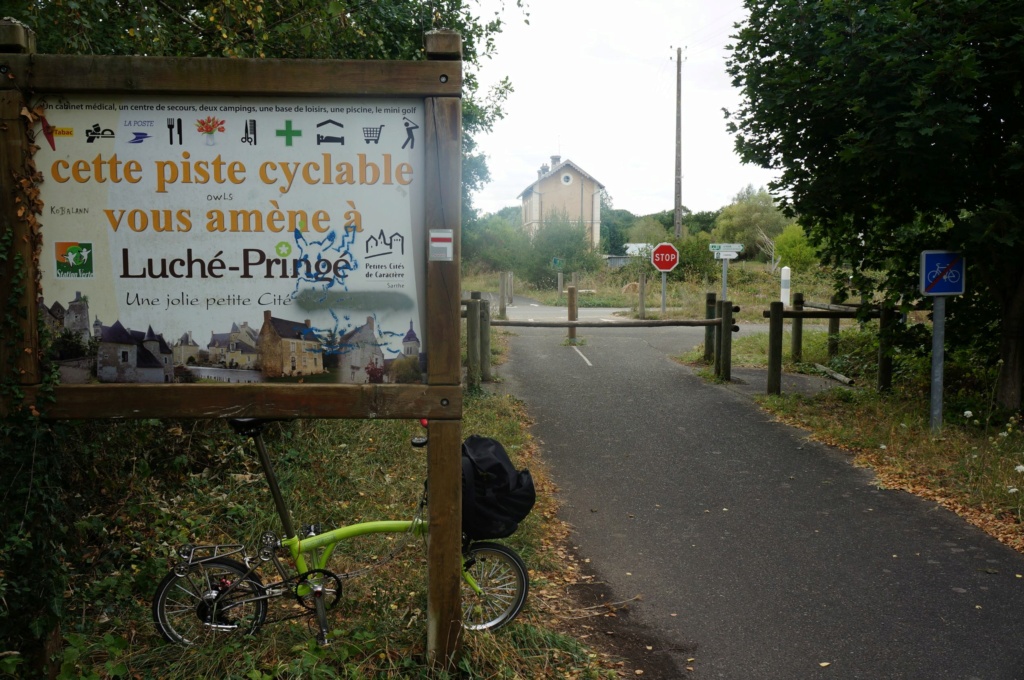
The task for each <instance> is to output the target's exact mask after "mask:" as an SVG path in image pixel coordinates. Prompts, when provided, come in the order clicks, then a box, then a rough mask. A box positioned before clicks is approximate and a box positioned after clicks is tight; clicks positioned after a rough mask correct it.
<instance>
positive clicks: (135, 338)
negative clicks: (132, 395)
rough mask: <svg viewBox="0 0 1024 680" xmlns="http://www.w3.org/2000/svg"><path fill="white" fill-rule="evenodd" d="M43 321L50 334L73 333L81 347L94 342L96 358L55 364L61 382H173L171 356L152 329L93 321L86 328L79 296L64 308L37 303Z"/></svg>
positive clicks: (86, 317)
mask: <svg viewBox="0 0 1024 680" xmlns="http://www.w3.org/2000/svg"><path fill="white" fill-rule="evenodd" d="M39 311H40V314H41V315H42V317H43V321H44V322H45V323H46V325H47V326H48V327H49V329H50V330H51V331H52V332H53V333H54V335H60V334H61V333H63V332H65V331H71V332H73V333H76V334H77V335H78V336H79V337H80V338H81V340H82V342H83V343H86V344H87V343H88V342H89V340H91V339H95V340H96V341H97V343H98V345H97V350H96V356H95V357H93V356H84V357H80V358H76V359H70V360H62V361H59V362H58V363H59V366H60V373H61V381H62V382H65V383H84V382H89V380H90V379H91V378H92V376H93V375H95V377H96V379H97V380H99V381H100V382H130V383H169V382H173V380H174V353H173V351H172V350H171V348H170V346H169V345H168V344H167V342H166V341H165V340H164V337H163V335H161V334H159V333H156V332H155V331H154V330H153V327H152V326H149V327H148V328H147V329H146V330H145V331H139V330H131V329H129V328H125V326H124V325H122V324H121V322H120V321H115V322H114V323H113V325H111V326H104V325H103V323H102V322H101V321H100V319H99V318H97V319H96V320H95V321H94V322H93V323H92V326H91V332H90V324H89V301H88V300H87V299H86V298H85V297H83V296H82V294H81V293H79V292H76V293H75V299H74V300H72V301H71V302H69V303H68V306H67V307H66V308H65V307H64V306H63V305H61V304H60V303H59V302H54V303H53V304H52V305H50V306H47V305H46V304H45V303H44V302H43V301H42V300H40V301H39Z"/></svg>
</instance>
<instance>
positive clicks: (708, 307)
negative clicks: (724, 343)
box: [704, 293, 717, 364]
mask: <svg viewBox="0 0 1024 680" xmlns="http://www.w3.org/2000/svg"><path fill="white" fill-rule="evenodd" d="M716 297H717V295H716V294H715V293H706V294H705V295H704V318H705V319H714V318H715V298H716ZM714 360H715V328H714V326H705V327H704V363H706V364H710V363H711V362H712V361H714Z"/></svg>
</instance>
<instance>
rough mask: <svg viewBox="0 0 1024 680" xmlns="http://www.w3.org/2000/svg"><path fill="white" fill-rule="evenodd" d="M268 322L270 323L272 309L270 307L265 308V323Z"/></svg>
mask: <svg viewBox="0 0 1024 680" xmlns="http://www.w3.org/2000/svg"><path fill="white" fill-rule="evenodd" d="M268 323H270V310H269V309H264V310H263V325H266V324H268Z"/></svg>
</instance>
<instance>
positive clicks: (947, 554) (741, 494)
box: [497, 311, 1024, 680]
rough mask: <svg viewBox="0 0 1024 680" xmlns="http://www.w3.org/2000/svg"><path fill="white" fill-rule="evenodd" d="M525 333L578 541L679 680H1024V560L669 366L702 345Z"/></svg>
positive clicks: (639, 334) (682, 338)
mask: <svg viewBox="0 0 1024 680" xmlns="http://www.w3.org/2000/svg"><path fill="white" fill-rule="evenodd" d="M517 314H518V313H517V312H514V311H513V312H512V313H511V314H510V316H512V318H519V316H517ZM509 330H510V331H512V332H513V336H512V338H511V350H510V360H509V362H508V363H507V364H506V365H505V366H502V367H499V368H498V369H497V372H498V375H499V376H500V377H501V378H502V380H504V383H502V386H501V389H506V390H508V391H510V392H511V393H513V394H515V395H517V396H518V397H520V398H521V399H523V400H524V401H525V403H526V405H527V408H528V411H529V412H530V414H531V415H532V416H533V418H534V419H535V421H536V424H535V425H534V427H533V431H534V434H535V436H536V437H537V438H538V439H539V440H540V442H541V446H542V448H543V451H544V455H545V458H546V460H547V461H548V462H549V464H550V466H551V469H552V473H553V476H554V479H555V482H556V483H557V484H558V485H559V487H560V497H561V500H562V502H563V503H564V505H563V510H562V515H563V517H564V519H566V520H567V521H568V522H570V523H571V524H572V525H573V527H574V532H575V533H574V539H573V542H574V544H575V545H578V546H579V548H580V552H581V553H582V555H583V556H584V557H586V558H589V559H590V564H591V566H592V567H593V568H594V569H595V570H596V572H597V574H598V577H599V578H600V579H602V580H604V581H606V582H607V583H608V584H609V586H610V587H611V588H612V589H613V591H614V596H615V597H616V598H617V599H619V600H627V599H629V598H632V597H633V596H635V595H638V594H642V596H643V599H642V601H641V602H638V603H636V604H634V605H633V606H632V614H631V616H632V617H634V619H635V620H637V621H638V622H639V623H642V624H646V625H648V626H649V627H650V628H651V629H653V630H655V631H657V632H658V633H659V635H660V637H661V643H660V645H659V647H660V649H655V650H654V653H655V654H656V653H658V652H659V651H661V649H664V650H666V651H665V652H664V653H666V654H670V655H672V657H673V658H674V659H675V660H676V662H677V666H678V668H679V669H680V670H679V677H682V676H685V677H697V678H699V677H704V678H731V679H736V680H747V679H751V678H758V679H765V678H780V679H790V678H814V677H835V678H871V679H878V678H886V679H888V678H922V679H929V680H930V679H943V678H960V679H964V680H967V679H975V678H978V679H985V680H988V679H1012V678H1024V643H1022V642H1021V640H1022V635H1021V633H1022V632H1024V624H1022V621H1024V618H1022V613H1024V578H1022V577H1021V575H1024V557H1022V556H1021V555H1019V554H1017V553H1015V552H1014V551H1012V550H1010V549H1008V548H1006V547H1005V546H1003V545H1001V544H999V543H998V542H997V541H995V540H994V539H991V538H990V537H988V536H987V535H985V534H983V533H982V532H980V531H978V530H976V529H974V528H973V527H970V526H969V525H967V524H965V523H964V522H963V521H962V520H960V519H959V518H958V517H956V516H955V515H953V514H952V513H950V512H948V511H946V510H944V509H942V508H940V507H938V506H936V505H935V504H933V503H930V502H927V501H924V500H921V499H918V498H916V497H913V496H911V495H909V494H906V493H902V492H896V491H887V490H882V489H879V488H878V487H877V486H876V485H875V483H874V481H873V478H872V475H871V474H870V473H869V472H868V471H866V470H863V469H858V468H855V467H853V466H852V465H851V463H850V460H849V457H848V456H847V455H846V454H844V453H842V452H841V451H838V450H835V449H832V448H829V447H826V446H823V445H820V444H816V443H813V442H810V441H808V440H807V439H806V433H804V432H802V431H800V430H797V429H794V428H790V427H787V426H785V425H782V424H779V423H777V422H774V421H772V420H771V419H770V418H769V417H768V416H767V415H766V414H764V413H763V412H761V411H760V410H759V409H758V408H757V406H756V405H755V404H754V403H753V402H752V401H751V400H750V398H749V397H748V396H745V395H744V394H742V393H741V392H740V391H738V390H736V389H733V388H729V387H724V386H718V385H711V384H707V383H705V382H704V381H703V380H702V379H700V378H698V377H697V376H696V375H694V374H693V372H692V371H691V370H690V369H688V368H686V367H683V366H680V365H678V364H676V363H674V362H672V361H671V360H669V359H668V355H669V354H672V353H675V354H678V353H681V352H682V351H684V350H685V349H689V348H690V347H692V346H693V345H694V344H696V343H699V342H700V341H701V335H699V333H702V331H701V330H700V329H664V328H657V329H625V328H624V329H610V330H605V329H601V330H599V331H598V330H596V329H595V330H591V329H583V330H582V331H581V335H582V336H583V337H584V338H585V345H583V346H582V347H579V348H578V351H577V348H573V347H568V346H565V345H563V340H564V337H565V331H564V330H561V329H532V328H513V329H509ZM695 331H696V332H695ZM690 658H693V659H695V661H694V662H692V663H687V662H686V660H687V659H690ZM687 665H689V666H691V667H693V668H694V670H693V671H692V672H687V671H683V670H682V669H683V668H684V667H685V666H687ZM646 677H652V676H651V675H650V674H647V675H646Z"/></svg>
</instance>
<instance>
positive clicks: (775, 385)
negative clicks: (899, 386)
mask: <svg viewBox="0 0 1024 680" xmlns="http://www.w3.org/2000/svg"><path fill="white" fill-rule="evenodd" d="M862 307H863V306H854V305H841V304H837V303H836V302H835V298H833V301H832V302H831V303H829V304H821V303H818V304H815V303H810V302H805V301H804V295H803V293H795V294H794V295H793V306H792V307H790V308H789V309H785V306H784V305H783V303H782V302H772V303H771V304H770V305H769V308H768V310H766V311H765V312H764V316H765V318H767V319H768V387H767V393H768V394H781V393H782V327H783V323H784V320H785V319H792V321H793V326H792V329H791V333H790V340H791V344H790V358H791V359H792V360H793V361H794V362H800V361H802V360H803V321H804V319H828V321H829V328H828V334H829V340H828V348H829V356H830V357H831V356H835V354H836V352H837V351H838V336H839V321H840V319H865V318H867V319H879V342H878V390H879V391H880V392H884V391H888V390H889V389H891V388H892V341H891V334H890V330H891V328H892V324H893V323H894V322H895V320H896V312H895V310H894V309H893V307H891V306H888V305H882V306H872V307H870V308H869V309H866V310H865V309H863V308H862Z"/></svg>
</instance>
